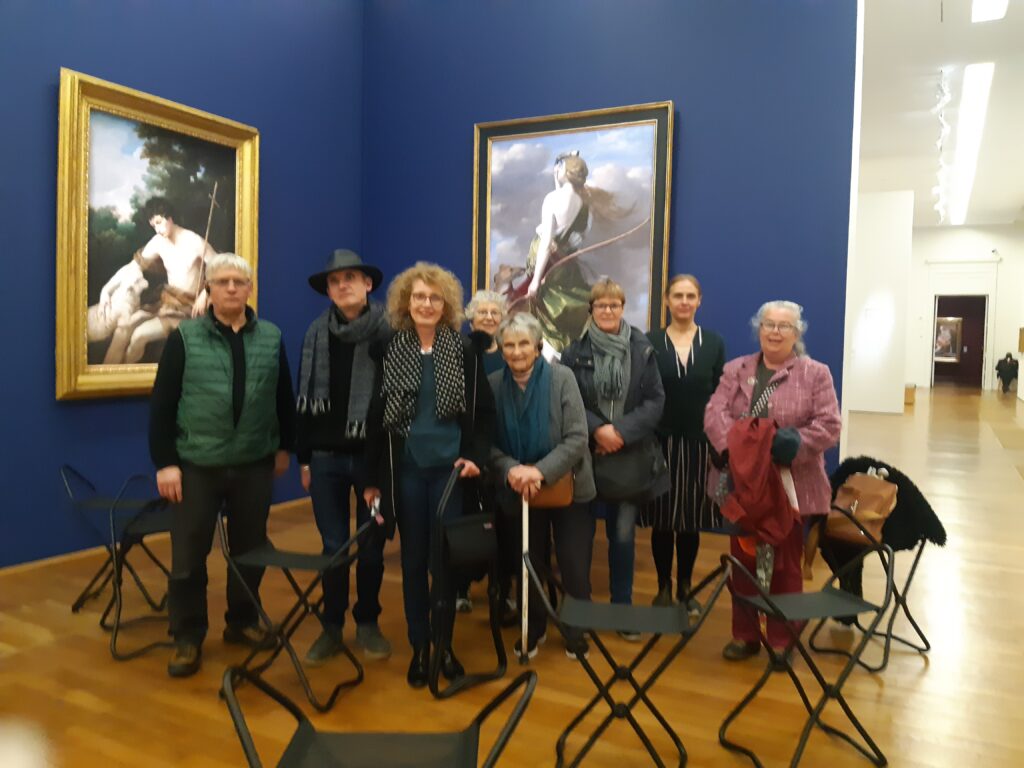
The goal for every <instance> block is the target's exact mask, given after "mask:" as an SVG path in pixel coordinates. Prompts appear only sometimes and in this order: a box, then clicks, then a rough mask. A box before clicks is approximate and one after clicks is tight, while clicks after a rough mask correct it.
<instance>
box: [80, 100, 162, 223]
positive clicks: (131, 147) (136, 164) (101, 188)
mask: <svg viewBox="0 0 1024 768" xmlns="http://www.w3.org/2000/svg"><path fill="white" fill-rule="evenodd" d="M136 125H137V123H135V122H134V121H131V120H125V119H123V118H120V117H114V116H113V115H107V114H104V113H102V112H98V111H94V112H93V113H92V115H91V120H90V131H89V134H90V135H89V143H90V151H89V206H90V207H91V208H94V209H98V208H105V207H110V208H113V209H114V211H115V212H116V213H117V216H118V218H120V219H121V220H122V221H128V220H129V219H130V218H131V215H132V208H131V196H132V192H133V191H134V190H135V188H136V187H137V186H140V187H141V186H142V185H143V177H144V176H145V173H146V170H147V169H148V168H149V162H148V161H147V160H144V159H143V158H142V140H141V139H139V137H138V136H137V135H136V133H135V127H136Z"/></svg>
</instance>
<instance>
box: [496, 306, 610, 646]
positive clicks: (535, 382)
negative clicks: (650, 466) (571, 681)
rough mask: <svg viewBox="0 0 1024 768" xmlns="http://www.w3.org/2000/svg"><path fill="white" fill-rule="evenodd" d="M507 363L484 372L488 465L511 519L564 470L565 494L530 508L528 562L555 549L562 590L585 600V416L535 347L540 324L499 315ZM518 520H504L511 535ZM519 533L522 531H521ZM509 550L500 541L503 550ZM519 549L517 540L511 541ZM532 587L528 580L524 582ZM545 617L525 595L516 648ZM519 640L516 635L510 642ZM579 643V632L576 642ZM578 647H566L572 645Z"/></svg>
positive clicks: (572, 382) (565, 381) (561, 372)
mask: <svg viewBox="0 0 1024 768" xmlns="http://www.w3.org/2000/svg"><path fill="white" fill-rule="evenodd" d="M497 336H498V339H499V343H500V346H501V352H502V355H503V356H504V358H505V363H506V367H505V368H504V369H503V370H500V371H496V372H495V373H492V374H491V375H490V376H489V377H488V381H489V382H490V384H491V389H492V390H493V392H494V399H495V404H496V406H497V411H498V435H497V440H496V441H495V444H494V445H493V446H492V447H491V458H490V462H489V464H490V467H491V469H492V470H493V471H494V474H495V479H496V481H497V485H498V489H497V496H498V505H499V508H500V509H501V511H502V513H503V516H504V517H505V518H506V519H508V518H513V519H518V516H519V515H520V514H521V510H522V499H525V500H526V501H530V500H531V499H532V498H534V496H536V494H537V493H538V491H540V488H541V485H547V486H551V485H553V484H555V483H556V482H558V481H559V480H562V479H563V478H564V477H565V476H566V475H570V474H571V478H572V500H571V502H570V503H569V504H568V505H567V506H565V507H560V508H554V509H537V508H532V509H530V541H529V550H530V553H531V555H532V561H533V562H534V564H537V565H540V564H544V565H546V564H547V563H548V562H549V561H550V557H551V553H550V548H551V538H552V533H553V534H554V541H555V556H556V557H557V559H558V567H559V571H560V572H561V575H562V582H563V584H564V585H565V591H566V592H567V593H568V594H569V595H571V596H572V597H574V598H576V599H579V600H589V599H590V558H591V554H592V550H593V540H594V518H593V517H592V516H591V514H590V511H589V510H588V509H587V506H586V504H587V502H589V501H590V500H591V499H593V498H594V495H595V490H594V477H593V473H592V470H591V465H590V451H589V449H588V443H587V416H586V410H585V409H584V407H583V398H582V397H581V396H580V392H579V389H578V388H577V386H576V378H575V376H574V375H573V373H572V371H570V370H569V369H568V368H565V367H563V366H561V365H558V364H557V363H548V362H547V361H546V360H545V359H544V358H543V357H542V356H541V354H540V350H541V344H542V342H543V337H542V331H541V326H540V323H539V322H538V321H537V319H536V318H535V317H533V316H532V315H527V314H518V315H513V316H512V317H509V318H506V319H505V320H504V321H503V322H502V323H501V325H500V326H499V327H498V334H497ZM517 527H518V526H514V525H512V526H508V527H507V529H508V531H509V535H510V537H514V536H515V535H516V534H515V533H513V531H514V530H515V529H516V528H517ZM520 535H521V534H520ZM508 549H510V547H508V546H506V547H505V550H506V552H507V550H508ZM517 549H518V550H519V551H521V547H519V548H517ZM531 588H532V585H531ZM546 624H547V619H546V616H545V612H544V608H543V603H542V602H541V599H540V596H539V595H536V594H534V597H533V599H531V600H530V610H529V616H528V632H527V647H526V649H525V651H524V649H522V648H519V647H517V648H516V653H517V654H519V655H523V654H524V653H525V655H526V656H527V657H530V658H532V657H533V656H535V655H536V654H537V646H539V645H540V644H541V643H542V642H544V639H545V627H546ZM521 642H522V641H521V640H519V641H517V646H518V644H519V643H521ZM579 642H580V643H582V642H583V641H582V638H581V639H580V641H579ZM580 650H581V647H573V648H569V649H568V652H579V651H580Z"/></svg>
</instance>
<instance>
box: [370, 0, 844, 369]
mask: <svg viewBox="0 0 1024 768" xmlns="http://www.w3.org/2000/svg"><path fill="white" fill-rule="evenodd" d="M855 38H856V2H855V0H786V1H785V2H780V1H779V0H629V1H627V0H558V1H557V2H555V1H554V0H516V1H515V2H498V1H497V0H493V1H490V2H481V1H480V0H447V1H445V2H439V0H380V2H374V3H371V4H370V5H369V6H368V8H367V15H366V40H367V45H366V58H365V78H366V83H367V87H366V94H365V102H364V108H365V117H364V120H365V122H364V126H365V127H364V137H365V140H364V155H363V156H364V169H365V172H364V175H363V178H364V187H363V189H364V192H363V211H364V223H363V242H364V249H365V251H366V252H367V254H368V255H370V256H371V257H374V258H376V259H378V260H379V262H380V263H382V264H385V265H386V266H387V271H388V272H389V273H392V274H393V272H394V270H396V269H398V268H400V267H401V266H403V265H406V264H408V262H410V261H411V260H413V259H414V258H425V259H429V260H434V261H437V262H439V263H441V264H443V265H445V266H447V267H449V268H451V269H452V270H453V271H455V272H456V274H458V275H459V276H460V277H461V278H462V280H463V281H464V284H465V285H467V286H468V285H469V281H470V279H471V275H472V267H471V248H472V202H473V124H474V123H476V122H483V121H490V120H503V119H510V118H518V117H529V116H534V115H548V114H556V113H561V112H571V111H575V110H584V109H595V108H601V107H614V106H619V105H625V104H638V103H643V102H650V101H663V100H668V99H671V100H672V101H673V102H674V103H675V107H676V111H677V115H676V135H675V152H674V166H673V177H674V182H673V190H672V216H671V249H670V254H671V255H670V270H671V271H672V272H677V271H687V272H693V273H694V274H696V275H697V276H698V277H699V278H700V280H701V281H702V283H703V287H704V305H703V307H702V308H701V310H700V315H699V320H700V322H701V323H703V324H704V325H706V326H707V327H709V328H713V329H717V330H719V331H720V332H722V333H723V334H724V336H725V339H726V343H727V351H728V354H729V356H730V357H731V356H735V355H738V354H741V353H746V352H750V351H753V350H754V342H753V341H752V337H751V333H750V328H749V325H748V320H749V318H750V317H751V315H752V314H753V313H754V312H755V311H756V310H757V308H758V306H759V305H760V304H761V303H762V302H764V301H766V300H769V299H776V298H788V299H792V300H795V301H798V302H800V303H801V304H803V305H804V306H805V307H806V311H807V318H808V319H809V321H810V324H811V329H810V332H809V334H808V336H807V342H808V347H809V349H810V352H811V354H812V355H813V356H815V357H816V358H818V359H821V360H823V361H824V362H825V363H827V364H828V365H829V366H830V367H831V369H832V372H833V374H834V375H835V377H836V380H837V385H838V384H839V383H840V382H839V379H840V373H841V370H842V345H843V316H844V301H845V285H846V245H847V231H848V210H849V185H850V157H851V136H852V124H853V86H854V58H855Z"/></svg>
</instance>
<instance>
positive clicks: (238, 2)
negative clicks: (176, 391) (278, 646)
mask: <svg viewBox="0 0 1024 768" xmlns="http://www.w3.org/2000/svg"><path fill="white" fill-rule="evenodd" d="M855 8H856V3H855V0H786V2H779V0H515V2H512V1H511V0H374V1H373V2H368V3H366V4H365V5H364V3H361V2H359V0H293V1H292V2H284V0H280V1H277V2H275V1H272V0H253V1H251V2H245V1H244V0H218V2H216V3H210V2H203V1H202V0H178V1H177V2H175V3H172V4H170V5H168V4H167V3H156V2H144V1H143V0H111V1H110V2H106V3H98V2H97V3H88V2H85V1H84V0H79V1H78V2H72V1H71V0H62V1H58V0H49V1H48V2H38V1H37V0H5V1H4V2H3V3H0V88H2V91H3V93H4V96H5V104H6V106H7V108H6V109H5V126H4V127H5V131H4V135H5V137H6V139H7V140H6V141H5V142H3V143H2V144H0V168H3V169H4V173H5V177H4V181H3V184H2V186H0V232H2V233H3V235H4V247H3V250H2V252H0V328H3V329H4V337H3V338H4V340H5V342H6V347H7V349H8V350H9V352H8V360H7V365H6V366H5V371H4V387H3V395H4V397H3V405H2V406H0V430H2V431H0V435H2V436H3V439H4V441H5V443H6V446H5V450H4V452H3V455H4V459H3V463H2V466H3V473H2V478H3V480H4V483H3V488H4V493H5V498H4V499H3V501H2V503H0V566H2V565H5V564H10V563H15V562H22V561H26V560H32V559H36V558H39V557H45V556H47V555H51V554H56V553H60V552H66V551H70V550H73V549H77V548H81V547H85V546H92V545H93V544H95V543H96V542H95V539H94V538H92V537H91V536H90V535H89V534H88V532H87V531H85V530H83V529H81V528H79V527H77V526H75V525H73V524H71V523H70V522H69V517H68V512H67V509H66V506H65V505H64V503H63V499H62V497H61V494H60V491H59V488H58V480H57V468H58V466H59V465H60V464H61V463H62V462H64V461H67V462H70V463H72V464H75V465H78V466H80V467H81V468H82V469H83V470H84V471H86V472H87V473H89V474H91V475H95V476H96V477H97V478H99V479H100V480H101V484H102V485H105V486H107V487H111V486H114V485H116V483H117V482H118V481H119V480H120V479H121V478H122V477H123V476H125V475H126V474H128V473H130V472H134V471H146V472H149V471H151V467H150V465H149V459H148V454H147V449H146V439H145V423H146V417H147V408H146V401H145V399H144V398H135V399H124V400H95V401H84V402H73V403H57V402H56V401H55V400H54V367H53V366H54V363H53V354H52V352H51V350H52V348H53V338H54V309H53V297H54V251H55V233H54V217H55V210H56V152H57V149H56V148H57V84H58V72H59V68H60V67H61V66H66V67H70V68H72V69H76V70H79V71H82V72H85V73H88V74H91V75H95V76H97V77H101V78H104V79H107V80H111V81H114V82H117V83H121V84H124V85H128V86H131V87H134V88H138V89H140V90H143V91H146V92H149V93H153V94H156V95H159V96H163V97H165V98H169V99H172V100H175V101H179V102H181V103H184V104H188V105H190V106H194V107H198V108H200V109H205V110H208V111H210V112H214V113H216V114H219V115H223V116H225V117H230V118H233V119H236V120H239V121H241V122H244V123H248V124H250V125H254V126H257V127H258V128H259V130H260V133H261V163H260V165H261V168H260V182H261V183H260V189H261V195H260V281H261V286H260V311H261V314H263V315H265V316H266V317H268V318H271V319H272V320H274V321H275V322H277V323H278V324H280V325H281V326H282V329H283V330H284V332H285V336H286V340H287V342H288V349H289V352H290V356H291V358H292V362H293V364H294V363H295V362H296V360H297V355H298V349H299V342H300V336H301V333H302V331H303V329H304V327H305V324H306V323H307V322H308V320H309V319H310V317H311V316H312V315H313V313H314V312H315V311H316V310H317V308H318V307H319V304H318V303H317V302H316V301H315V300H314V297H313V296H312V294H311V293H310V291H309V289H308V287H307V286H306V285H305V279H304V278H305V276H306V275H307V274H309V273H310V272H311V271H313V270H314V268H315V267H317V266H319V264H320V263H321V262H322V260H323V258H324V256H325V254H326V253H327V252H328V251H329V250H330V249H331V248H333V247H336V246H338V245H354V246H355V247H357V248H358V247H360V245H361V246H362V249H363V253H364V256H365V257H366V258H367V259H369V260H372V261H375V262H377V263H379V264H381V265H382V266H384V267H385V269H386V272H387V273H389V275H393V274H394V272H395V271H396V270H397V269H399V268H400V267H402V266H404V265H406V264H408V263H409V262H411V261H412V260H414V259H416V258H427V259H432V260H435V261H438V262H440V263H442V264H444V265H446V266H448V267H450V268H452V269H453V270H455V271H456V273H457V274H459V276H460V277H462V278H463V280H464V282H465V283H466V284H467V285H468V283H469V280H470V275H471V265H470V253H471V240H472V183H473V181H472V169H473V124H474V123H475V122H480V121H488V120H501V119H507V118H515V117H525V116H531V115H544V114H554V113H559V112H568V111H574V110H582V109H592V108H598V107H609V106H616V105H623V104H634V103H640V102H646V101H660V100H665V99H672V100H673V101H674V102H675V104H676V109H677V121H676V135H675V156H674V168H673V175H674V183H673V190H672V194H673V196H672V217H671V264H670V266H671V270H672V271H678V270H683V269H685V270H686V271H692V272H694V273H696V274H697V275H698V276H699V277H700V278H701V280H702V281H703V283H704V289H705V304H704V307H703V308H702V309H701V315H700V319H701V322H702V323H703V324H705V325H707V326H708V327H710V328H715V329H717V330H719V331H721V332H722V333H723V334H724V335H725V337H726V341H727V344H728V345H729V353H730V355H732V354H739V353H741V352H746V351H749V350H751V349H752V348H753V342H752V341H751V340H750V335H749V331H748V328H747V325H746V322H747V318H749V317H750V315H751V314H752V313H753V311H754V310H755V309H756V307H757V305H758V304H759V303H760V302H762V301H764V300H766V299H768V298H778V297H787V298H791V299H794V300H796V301H799V302H801V303H802V304H804V305H805V307H806V308H807V316H808V318H809V319H810V322H811V326H812V327H811V332H810V334H809V336H808V344H809V346H810V349H811V352H812V354H814V356H815V357H817V358H819V359H822V360H823V361H825V362H826V363H828V364H829V366H830V367H831V368H832V370H833V373H834V374H835V375H836V379H837V384H838V383H839V381H838V380H839V373H840V371H841V362H842V333H843V313H844V296H845V275H846V258H845V254H846V240H847V217H848V213H847V212H848V207H849V165H850V141H851V125H852V116H853V115H852V108H853V107H852V102H853V76H854V43H855V40H854V38H855V27H856V22H855ZM166 40H182V41H187V43H186V44H184V45H181V46H175V45H171V44H166V43H164V42H163V41H166ZM299 492H300V491H299V488H298V485H297V483H296V482H295V478H294V472H293V474H292V476H290V477H289V478H288V479H286V480H285V481H283V482H282V483H279V485H278V487H277V495H276V498H278V499H282V498H291V497H294V496H296V495H298V494H299Z"/></svg>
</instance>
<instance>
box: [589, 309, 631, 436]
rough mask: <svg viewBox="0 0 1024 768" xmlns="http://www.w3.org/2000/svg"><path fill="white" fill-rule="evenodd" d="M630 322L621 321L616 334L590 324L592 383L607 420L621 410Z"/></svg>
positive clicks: (627, 360) (626, 390)
mask: <svg viewBox="0 0 1024 768" xmlns="http://www.w3.org/2000/svg"><path fill="white" fill-rule="evenodd" d="M630 331H631V329H630V327H629V323H627V322H625V321H622V322H620V324H619V332H618V333H605V332H604V331H602V330H601V329H600V328H598V327H597V325H596V324H595V323H591V325H590V331H589V334H590V343H591V344H592V345H593V347H594V385H595V386H596V387H597V397H598V403H599V405H600V406H601V409H602V410H603V411H605V416H606V417H607V418H609V419H611V418H614V417H615V410H616V407H618V409H619V410H620V411H621V409H622V404H623V402H624V401H625V399H626V393H627V392H628V391H629V376H630V371H629V335H630Z"/></svg>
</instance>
